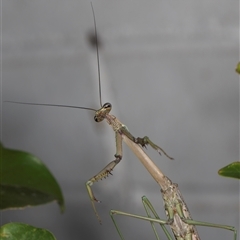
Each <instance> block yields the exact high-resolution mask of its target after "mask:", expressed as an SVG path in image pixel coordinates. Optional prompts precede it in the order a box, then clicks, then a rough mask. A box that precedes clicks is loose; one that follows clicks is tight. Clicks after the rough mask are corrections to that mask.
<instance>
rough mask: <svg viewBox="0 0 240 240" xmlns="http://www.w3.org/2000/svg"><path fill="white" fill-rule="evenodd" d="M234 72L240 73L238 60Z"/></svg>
mask: <svg viewBox="0 0 240 240" xmlns="http://www.w3.org/2000/svg"><path fill="white" fill-rule="evenodd" d="M235 70H236V72H237V73H238V74H240V62H238V64H237V67H236V69H235Z"/></svg>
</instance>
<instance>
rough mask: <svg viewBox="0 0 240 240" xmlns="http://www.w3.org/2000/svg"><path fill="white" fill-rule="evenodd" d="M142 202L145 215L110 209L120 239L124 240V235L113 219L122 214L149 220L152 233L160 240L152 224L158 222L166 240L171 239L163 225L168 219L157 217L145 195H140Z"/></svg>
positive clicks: (166, 223)
mask: <svg viewBox="0 0 240 240" xmlns="http://www.w3.org/2000/svg"><path fill="white" fill-rule="evenodd" d="M142 203H143V206H144V208H145V211H146V213H147V217H144V216H140V215H135V214H131V213H126V212H122V211H117V210H111V211H110V216H111V218H112V221H113V224H114V226H115V228H116V230H117V232H118V234H119V236H120V238H121V239H122V240H124V237H123V235H122V233H121V231H120V229H119V227H118V225H117V223H116V220H115V219H114V215H123V216H127V217H133V218H137V219H141V220H145V221H149V222H150V223H151V226H152V229H153V231H154V234H155V236H156V239H157V240H160V238H159V236H158V233H157V231H156V228H155V226H154V223H158V224H160V226H161V228H162V229H163V231H164V233H165V235H166V236H167V239H168V240H173V238H172V236H171V234H170V233H169V231H168V230H167V228H166V227H165V226H164V225H168V220H162V219H160V218H159V216H158V215H157V213H156V211H155V209H154V208H153V206H152V204H151V203H150V201H149V200H148V199H147V197H145V196H143V197H142ZM151 213H152V214H153V215H154V217H155V218H152V216H151Z"/></svg>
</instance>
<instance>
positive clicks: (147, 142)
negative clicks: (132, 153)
mask: <svg viewBox="0 0 240 240" xmlns="http://www.w3.org/2000/svg"><path fill="white" fill-rule="evenodd" d="M120 132H121V133H122V134H124V135H126V136H127V137H128V138H129V139H130V140H132V141H133V142H135V143H137V144H139V145H141V146H142V147H146V146H147V145H150V146H151V147H152V148H153V149H155V150H156V151H157V152H158V153H159V154H160V155H161V154H162V153H163V154H164V155H165V156H166V157H168V158H169V159H171V160H173V159H174V158H172V157H170V156H169V155H168V154H167V153H166V152H165V151H164V150H163V149H162V148H161V147H159V146H158V145H156V144H155V143H153V142H152V141H151V140H150V139H149V137H148V136H145V137H143V138H140V137H137V138H135V137H134V136H133V135H132V134H131V133H130V132H129V131H128V129H127V127H126V126H123V127H122V128H121V129H120Z"/></svg>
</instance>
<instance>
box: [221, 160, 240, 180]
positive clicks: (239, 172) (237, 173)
mask: <svg viewBox="0 0 240 240" xmlns="http://www.w3.org/2000/svg"><path fill="white" fill-rule="evenodd" d="M218 174H219V175H221V176H224V177H231V178H237V179H240V162H233V163H230V164H229V165H227V166H226V167H224V168H221V169H220V170H219V171H218Z"/></svg>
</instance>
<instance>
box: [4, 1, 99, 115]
mask: <svg viewBox="0 0 240 240" xmlns="http://www.w3.org/2000/svg"><path fill="white" fill-rule="evenodd" d="M91 7H92V13H93V21H94V33H95V38H96V49H97V66H98V90H99V101H100V106H101V108H102V107H103V105H102V90H101V77H100V63H99V50H98V37H97V24H96V19H95V12H94V8H93V4H92V2H91ZM4 102H8V103H18V104H25V105H35V106H52V107H66V108H77V109H85V110H90V111H94V112H96V111H97V109H94V108H89V107H78V106H72V105H59V104H42V103H29V102H16V101H4Z"/></svg>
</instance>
